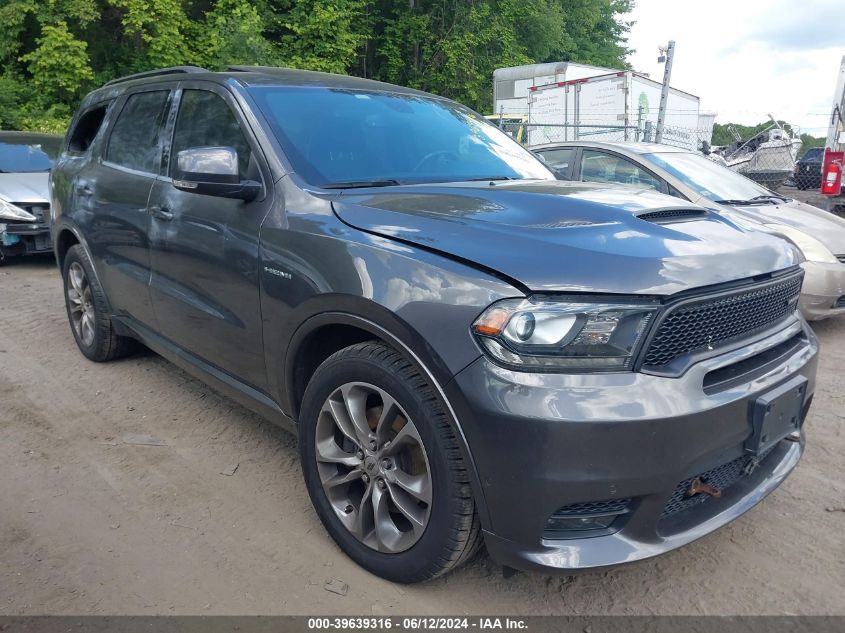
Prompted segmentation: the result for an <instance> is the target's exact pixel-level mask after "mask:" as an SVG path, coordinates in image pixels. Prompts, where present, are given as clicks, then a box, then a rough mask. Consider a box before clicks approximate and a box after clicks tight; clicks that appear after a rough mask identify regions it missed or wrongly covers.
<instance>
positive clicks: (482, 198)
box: [333, 180, 796, 295]
mask: <svg viewBox="0 0 845 633" xmlns="http://www.w3.org/2000/svg"><path fill="white" fill-rule="evenodd" d="M333 206H334V209H335V212H336V213H337V215H338V216H339V217H340V219H341V220H343V221H344V222H345V223H347V224H349V225H351V226H353V227H356V228H358V229H361V230H364V231H367V232H370V233H374V234H377V235H381V236H385V237H390V238H394V239H398V240H402V241H405V242H408V243H413V244H417V245H419V246H421V247H424V248H427V249H430V250H434V251H437V252H441V253H445V254H447V255H450V256H452V257H456V258H460V259H462V260H467V261H470V262H473V263H474V264H476V265H479V266H482V267H485V268H487V269H491V270H493V271H497V272H498V273H500V274H502V275H506V276H507V277H509V278H510V279H512V280H515V281H516V282H518V283H519V284H521V285H522V286H524V288H526V289H528V290H531V291H534V292H544V291H566V292H608V293H623V294H657V295H668V294H672V293H675V292H679V291H682V290H687V289H690V288H697V287H701V286H707V285H711V284H716V283H721V282H725V281H732V280H735V279H741V278H746V277H751V276H754V275H759V274H763V273H769V272H772V271H775V270H780V269H783V268H787V267H789V266H792V265H794V264H795V263H796V255H795V251H794V249H793V248H792V247H791V246H790V245H789V244H788V243H787V242H785V241H784V240H782V239H779V238H777V237H774V236H771V235H767V234H764V233H761V232H747V231H745V230H743V229H741V228H739V227H738V226H736V225H735V224H733V223H731V222H730V221H729V220H727V219H725V218H723V217H720V216H719V215H718V214H716V213H712V212H705V214H704V215H703V216H701V215H698V216H695V215H694V216H692V217H691V218H685V219H679V220H676V221H669V222H663V223H655V222H651V221H647V220H645V219H641V218H639V217H637V216H638V215H642V214H643V213H645V212H649V211H655V210H665V209H681V210H687V211H688V212H692V213H696V212H697V211H703V210H702V209H701V207H697V206H695V205H692V204H690V203H688V202H684V201H681V200H679V199H677V198H671V197H669V196H665V195H663V194H659V193H656V192H654V191H651V190H646V189H631V188H628V187H614V186H607V185H601V186H594V185H591V184H586V183H567V182H563V181H554V180H552V181H530V182H504V183H496V184H495V185H493V184H491V183H487V182H484V183H454V184H447V185H417V186H406V187H391V188H390V189H378V190H376V189H368V190H366V191H363V190H347V191H345V192H343V193H342V194H341V195H340V196H338V198H336V199H335V200H334V202H333Z"/></svg>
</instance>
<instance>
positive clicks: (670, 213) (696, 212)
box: [637, 209, 707, 222]
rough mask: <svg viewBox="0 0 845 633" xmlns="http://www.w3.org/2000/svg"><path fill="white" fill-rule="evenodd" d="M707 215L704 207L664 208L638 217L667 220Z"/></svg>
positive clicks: (659, 220)
mask: <svg viewBox="0 0 845 633" xmlns="http://www.w3.org/2000/svg"><path fill="white" fill-rule="evenodd" d="M705 215H707V211H705V210H704V209H663V210H661V211H649V212H647V213H640V214H639V215H638V216H637V218H638V219H640V220H645V221H646V222H666V221H668V220H687V219H691V218H700V217H703V216H705Z"/></svg>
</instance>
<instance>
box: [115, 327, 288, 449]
mask: <svg viewBox="0 0 845 633" xmlns="http://www.w3.org/2000/svg"><path fill="white" fill-rule="evenodd" d="M111 319H112V320H113V321H115V322H116V323H115V325H117V326H118V327H117V328H116V329H117V330H118V332H120V333H121V334H124V333H125V334H128V335H129V336H132V337H134V338H136V339H138V340H139V341H141V342H142V343H143V344H144V345H146V346H147V347H149V348H150V349H151V350H153V351H154V352H155V353H157V354H159V355H160V356H163V357H164V358H166V359H167V360H169V361H170V362H171V363H173V364H174V365H176V366H177V367H179V368H180V369H183V370H184V371H186V372H188V373H189V374H191V375H192V376H194V377H195V378H198V379H199V380H201V381H203V382H204V383H206V384H207V385H209V386H210V387H212V388H214V389H215V390H217V391H219V392H220V393H222V394H223V395H225V396H226V397H228V398H231V399H232V400H234V401H236V402H237V403H238V404H241V405H243V406H245V407H246V408H247V409H249V410H250V411H254V412H255V413H257V414H258V415H260V416H262V417H264V418H267V419H268V420H269V421H271V422H273V423H275V424H278V425H280V426H282V427H284V428H285V429H286V430H288V431H290V432H291V433H294V434H296V432H297V430H296V422H294V421H293V419H292V418H290V417H289V416H288V415H286V414H285V413H284V412H283V411H282V410H281V408H280V407H279V405H278V403H276V401H275V400H273V399H272V398H271V397H270V396H268V395H267V394H266V393H264V392H263V391H260V390H258V389H256V388H255V387H252V386H250V385H248V384H246V383H245V382H243V381H241V380H238V379H237V378H235V377H234V376H232V375H231V374H228V373H226V372H225V371H223V370H221V369H219V368H217V367H215V366H214V365H210V364H209V363H207V362H205V361H204V360H202V359H201V358H199V357H198V356H195V355H194V354H191V353H190V352H188V351H186V350H185V349H183V348H181V347H179V346H178V345H176V344H174V343H173V342H171V341H169V340H168V339H166V338H164V337H163V336H160V335H159V334H157V333H156V332H154V331H153V330H151V329H150V328H148V327H146V326H145V325H142V324H141V323H139V322H138V321H136V320H135V319H133V318H132V317H127V316H112V317H111Z"/></svg>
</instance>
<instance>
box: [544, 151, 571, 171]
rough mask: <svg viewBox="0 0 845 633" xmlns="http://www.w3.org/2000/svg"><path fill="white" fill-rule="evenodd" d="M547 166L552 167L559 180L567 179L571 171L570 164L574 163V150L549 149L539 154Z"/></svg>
mask: <svg viewBox="0 0 845 633" xmlns="http://www.w3.org/2000/svg"><path fill="white" fill-rule="evenodd" d="M539 153H540V155H542V157H543V159H544V160H545V161H546V164H547V165H548V166H549V167H551V168H552V169H553V170H554V172H555V174H556V175H557V176H558V178H565V177H566V176H567V172H568V171H569V163H570V162H571V161H572V154H574V153H575V150H574V149H571V148H567V149H548V150H544V151H542V152H539Z"/></svg>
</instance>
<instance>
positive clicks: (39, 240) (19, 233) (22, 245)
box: [0, 221, 52, 257]
mask: <svg viewBox="0 0 845 633" xmlns="http://www.w3.org/2000/svg"><path fill="white" fill-rule="evenodd" d="M51 250H52V243H51V240H50V227H49V225H47V224H46V223H26V222H9V221H0V251H2V255H3V256H7V257H8V256H18V255H35V254H38V253H47V252H49V251H51Z"/></svg>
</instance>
